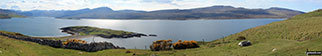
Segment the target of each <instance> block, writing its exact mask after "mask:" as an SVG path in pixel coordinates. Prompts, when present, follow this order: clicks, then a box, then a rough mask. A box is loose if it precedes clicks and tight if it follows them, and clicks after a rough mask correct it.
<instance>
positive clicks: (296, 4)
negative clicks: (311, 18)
mask: <svg viewBox="0 0 322 56" xmlns="http://www.w3.org/2000/svg"><path fill="white" fill-rule="evenodd" d="M214 5H229V6H234V7H245V8H264V9H266V8H269V7H282V8H289V9H294V10H300V11H304V12H309V11H313V10H317V9H322V0H1V1H0V8H2V9H15V10H23V11H28V10H35V9H37V10H77V9H83V8H97V7H110V8H112V9H113V10H124V9H133V10H144V11H153V10H162V9H189V8H199V7H208V6H214Z"/></svg>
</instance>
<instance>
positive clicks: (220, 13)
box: [19, 6, 304, 20]
mask: <svg viewBox="0 0 322 56" xmlns="http://www.w3.org/2000/svg"><path fill="white" fill-rule="evenodd" d="M19 13H21V14H22V15H25V16H49V17H56V18H77V19H79V18H80V19H81V18H90V19H175V20H185V19H240V18H288V17H291V16H295V15H298V14H303V13H304V12H301V11H296V10H291V9H285V8H278V7H272V8H269V9H246V8H235V7H232V6H211V7H204V8H194V9H169V10H157V11H138V10H112V9H111V8H108V7H99V8H94V9H88V8H86V9H80V10H49V11H48V10H32V11H24V12H19Z"/></svg>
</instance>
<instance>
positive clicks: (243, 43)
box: [238, 41, 252, 47]
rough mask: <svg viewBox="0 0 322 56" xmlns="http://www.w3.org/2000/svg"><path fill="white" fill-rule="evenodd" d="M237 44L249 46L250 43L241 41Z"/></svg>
mask: <svg viewBox="0 0 322 56" xmlns="http://www.w3.org/2000/svg"><path fill="white" fill-rule="evenodd" d="M238 45H239V46H241V47H245V46H250V45H252V43H251V42H250V41H241V42H239V43H238Z"/></svg>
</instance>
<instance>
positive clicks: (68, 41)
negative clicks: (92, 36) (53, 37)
mask: <svg viewBox="0 0 322 56" xmlns="http://www.w3.org/2000/svg"><path fill="white" fill-rule="evenodd" d="M71 42H74V43H81V44H86V43H87V42H86V41H84V40H78V39H67V40H66V41H65V42H63V45H66V44H68V43H71Z"/></svg>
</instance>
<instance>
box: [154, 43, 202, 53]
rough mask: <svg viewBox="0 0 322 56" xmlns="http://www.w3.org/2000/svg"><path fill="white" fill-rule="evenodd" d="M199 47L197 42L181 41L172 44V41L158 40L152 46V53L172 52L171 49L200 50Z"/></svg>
mask: <svg viewBox="0 0 322 56" xmlns="http://www.w3.org/2000/svg"><path fill="white" fill-rule="evenodd" d="M198 47H199V45H198V43H197V41H194V40H191V41H186V40H185V41H183V42H182V40H179V41H178V42H176V43H173V44H172V40H157V41H154V42H153V44H152V45H151V46H150V49H151V50H152V51H160V50H171V49H173V48H174V49H187V48H198Z"/></svg>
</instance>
